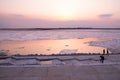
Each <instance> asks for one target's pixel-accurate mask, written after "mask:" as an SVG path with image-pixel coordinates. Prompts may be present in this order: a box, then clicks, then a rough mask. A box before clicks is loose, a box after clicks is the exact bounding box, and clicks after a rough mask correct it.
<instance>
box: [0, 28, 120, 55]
mask: <svg viewBox="0 0 120 80" xmlns="http://www.w3.org/2000/svg"><path fill="white" fill-rule="evenodd" d="M119 47H120V30H39V31H32V30H31V31H9V30H6V31H3V30H0V51H1V52H6V53H8V54H18V53H19V54H36V53H37V54H53V53H54V54H58V53H60V54H62V53H67V54H69V53H102V50H103V49H104V48H108V49H109V50H110V51H111V52H115V53H118V52H120V49H119Z"/></svg>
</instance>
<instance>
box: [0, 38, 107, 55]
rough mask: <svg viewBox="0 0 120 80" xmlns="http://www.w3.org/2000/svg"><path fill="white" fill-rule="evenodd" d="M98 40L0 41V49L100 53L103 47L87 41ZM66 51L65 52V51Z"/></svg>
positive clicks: (12, 51)
mask: <svg viewBox="0 0 120 80" xmlns="http://www.w3.org/2000/svg"><path fill="white" fill-rule="evenodd" d="M90 41H99V40H98V39H97V38H84V39H62V40H32V41H1V42H0V45H1V46H0V50H9V52H8V53H9V54H10V55H11V54H53V53H54V54H58V53H60V52H61V51H63V50H68V53H70V52H69V51H72V50H76V51H75V52H76V53H102V50H103V49H105V48H103V47H96V46H89V44H88V43H87V42H90ZM66 53H67V52H66Z"/></svg>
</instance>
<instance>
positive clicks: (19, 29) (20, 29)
mask: <svg viewBox="0 0 120 80" xmlns="http://www.w3.org/2000/svg"><path fill="white" fill-rule="evenodd" d="M77 29H81V30H120V28H0V30H18V31H22V30H28V31H29V30H77Z"/></svg>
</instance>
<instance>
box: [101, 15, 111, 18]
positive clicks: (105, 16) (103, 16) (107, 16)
mask: <svg viewBox="0 0 120 80" xmlns="http://www.w3.org/2000/svg"><path fill="white" fill-rule="evenodd" d="M112 16H113V14H100V15H99V17H100V18H110V17H112Z"/></svg>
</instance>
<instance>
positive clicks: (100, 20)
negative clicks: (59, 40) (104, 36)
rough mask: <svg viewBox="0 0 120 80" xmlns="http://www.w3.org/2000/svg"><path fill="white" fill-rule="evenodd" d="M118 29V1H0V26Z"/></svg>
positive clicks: (119, 19)
mask: <svg viewBox="0 0 120 80" xmlns="http://www.w3.org/2000/svg"><path fill="white" fill-rule="evenodd" d="M24 27H26V28H29V27H30V28H31V27H33V28H35V27H37V28H39V27H42V28H46V27H114V28H116V27H117V28H120V0H0V28H24Z"/></svg>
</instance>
